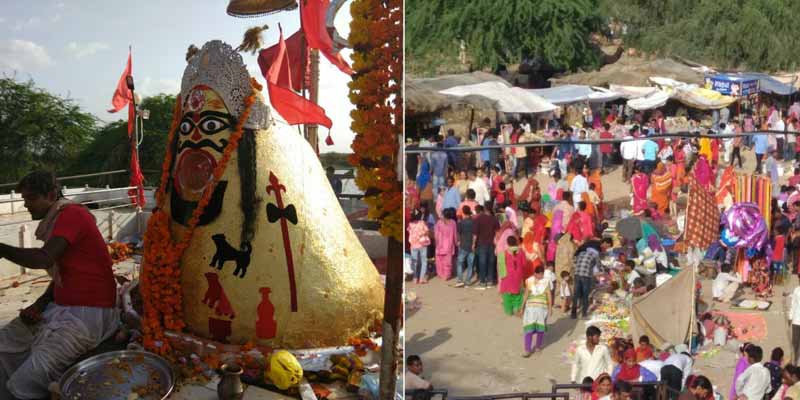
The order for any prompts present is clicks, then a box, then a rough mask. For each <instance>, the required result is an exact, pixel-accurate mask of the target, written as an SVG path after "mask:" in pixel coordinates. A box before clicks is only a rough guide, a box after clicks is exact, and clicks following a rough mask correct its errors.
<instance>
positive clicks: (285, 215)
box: [267, 171, 297, 312]
mask: <svg viewBox="0 0 800 400" xmlns="http://www.w3.org/2000/svg"><path fill="white" fill-rule="evenodd" d="M281 192H284V193H285V192H286V186H283V185H281V183H280V181H279V180H278V177H277V176H275V174H274V173H273V172H272V171H270V172H269V186H267V194H270V193H274V194H275V203H276V204H277V205H276V204H272V203H268V204H267V220H268V221H269V222H270V223H275V222H277V221H280V224H281V235H282V236H283V252H284V254H285V255H286V270H287V272H288V273H289V293H290V296H291V310H292V312H297V284H296V283H295V280H294V260H293V259H292V244H291V242H290V241H289V225H288V224H287V223H286V221H289V222H291V223H292V224H294V225H297V210H295V207H294V205H292V204H289V205H287V206H286V207H284V206H283V198H282V197H281Z"/></svg>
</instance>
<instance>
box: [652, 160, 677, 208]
mask: <svg viewBox="0 0 800 400" xmlns="http://www.w3.org/2000/svg"><path fill="white" fill-rule="evenodd" d="M651 182H652V184H653V186H652V187H651V190H650V201H652V202H653V203H656V208H658V212H660V213H662V214H663V213H665V212H667V210H669V201H670V198H671V197H672V175H671V174H670V173H669V172H668V171H664V172H663V173H661V174H655V173H654V174H653V177H652V181H651Z"/></svg>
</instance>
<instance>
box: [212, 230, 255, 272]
mask: <svg viewBox="0 0 800 400" xmlns="http://www.w3.org/2000/svg"><path fill="white" fill-rule="evenodd" d="M211 240H213V241H214V245H215V246H217V251H216V252H215V253H214V257H212V258H211V264H209V266H211V267H216V268H217V269H218V270H220V271H221V270H222V267H223V266H224V265H225V263H226V262H228V261H235V262H236V269H235V270H234V271H233V276H238V277H239V278H244V276H245V275H246V274H247V266H248V265H250V253H251V252H252V250H253V248H252V247H251V246H250V243H244V244H243V245H242V250H236V248H235V247H233V246H231V244H230V243H228V241H227V240H226V239H225V234H222V233H218V234H216V235H213V236H211Z"/></svg>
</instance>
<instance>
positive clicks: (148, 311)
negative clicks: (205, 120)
mask: <svg viewBox="0 0 800 400" xmlns="http://www.w3.org/2000/svg"><path fill="white" fill-rule="evenodd" d="M251 84H252V81H251ZM256 87H257V86H256ZM255 100H256V92H255V91H254V92H253V93H252V94H251V95H250V96H248V97H247V98H246V99H245V101H244V102H245V110H244V112H243V113H242V115H241V116H240V117H239V120H238V121H237V124H236V127H235V130H234V132H233V133H232V134H231V136H230V139H229V142H228V145H227V146H226V147H225V151H224V152H223V154H222V158H221V159H220V162H219V163H218V164H217V166H216V168H215V169H214V179H213V181H212V182H211V184H209V185H208V187H206V189H205V191H204V192H203V196H202V197H201V198H200V202H199V203H198V205H197V208H195V210H194V212H193V213H192V218H191V219H190V220H189V223H188V224H187V227H186V230H185V231H184V232H183V235H182V236H181V238H180V241H178V242H177V243H175V242H173V238H172V234H171V231H170V218H169V216H168V215H167V213H166V212H164V210H163V206H164V197H165V196H164V195H165V193H166V187H167V181H168V180H169V172H170V171H169V169H170V166H171V165H172V159H173V157H174V155H173V154H172V152H171V149H169V147H168V149H167V154H166V156H165V157H164V163H163V164H162V166H161V182H160V185H159V188H158V192H157V193H156V204H157V206H156V208H155V209H154V210H153V215H152V216H150V219H149V221H148V223H147V231H146V232H145V236H144V260H143V262H142V274H141V293H142V299H143V303H144V317H143V321H142V325H143V329H142V330H143V334H144V343H143V344H144V347H145V348H146V349H147V350H150V351H152V352H155V353H158V354H161V355H169V354H170V353H171V350H172V349H171V347H170V344H169V341H168V340H166V336H165V335H164V329H165V328H166V329H168V330H172V331H178V332H179V331H181V330H183V328H184V327H185V326H186V324H185V323H184V322H183V302H182V292H181V285H180V283H181V282H180V280H181V270H180V261H181V258H182V257H183V252H184V251H185V250H186V248H187V247H189V243H190V242H191V240H192V236H193V234H194V230H195V228H196V227H197V223H198V222H199V221H200V216H201V215H202V214H203V211H204V210H205V208H206V206H207V205H208V203H209V202H210V201H211V195H212V194H213V193H214V188H215V187H216V185H217V182H219V180H220V178H222V175H223V173H225V167H226V166H227V164H228V161H229V160H230V158H231V156H232V154H233V152H234V151H235V150H236V149H237V147H238V146H239V140H240V139H241V137H242V134H243V133H244V124H245V122H247V119H248V117H249V116H250V110H251V108H252V105H253V103H254V102H255ZM180 118H181V107H180V98H179V99H178V101H177V104H176V105H175V110H174V114H173V118H172V126H171V127H170V130H169V136H168V139H167V140H168V142H167V143H172V141H173V140H174V138H175V130H176V129H177V126H178V122H179V121H180Z"/></svg>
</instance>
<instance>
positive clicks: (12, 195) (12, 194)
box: [10, 190, 16, 214]
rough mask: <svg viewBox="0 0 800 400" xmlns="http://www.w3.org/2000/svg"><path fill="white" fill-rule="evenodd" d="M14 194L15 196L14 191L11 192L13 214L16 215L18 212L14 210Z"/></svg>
mask: <svg viewBox="0 0 800 400" xmlns="http://www.w3.org/2000/svg"><path fill="white" fill-rule="evenodd" d="M14 194H15V193H14V191H13V190H12V191H11V194H10V196H11V214H14V213H15V212H16V211H15V210H14Z"/></svg>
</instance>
